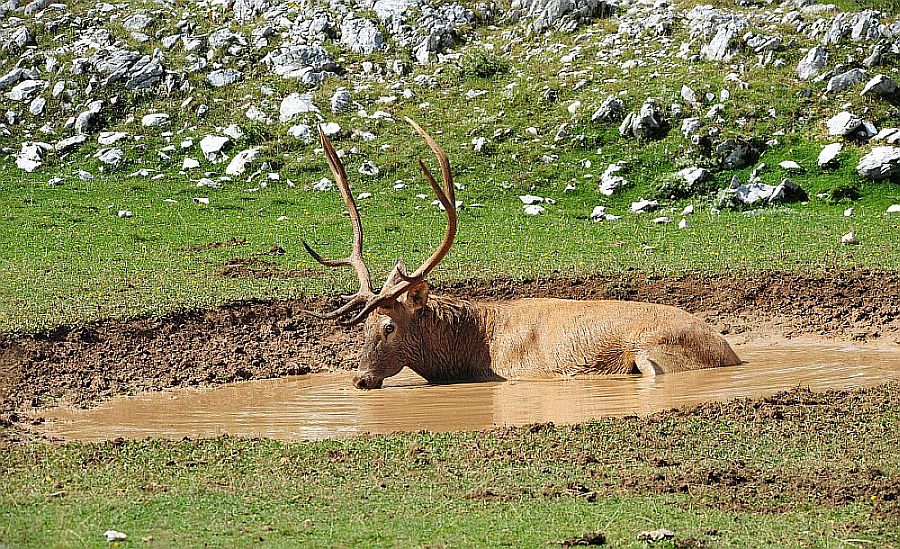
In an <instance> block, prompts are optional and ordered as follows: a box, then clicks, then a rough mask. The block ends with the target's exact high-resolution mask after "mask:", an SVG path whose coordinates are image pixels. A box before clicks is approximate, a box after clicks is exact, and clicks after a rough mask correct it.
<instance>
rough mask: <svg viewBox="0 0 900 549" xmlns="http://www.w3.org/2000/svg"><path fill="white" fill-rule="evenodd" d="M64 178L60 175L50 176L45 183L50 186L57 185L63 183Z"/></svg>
mask: <svg viewBox="0 0 900 549" xmlns="http://www.w3.org/2000/svg"><path fill="white" fill-rule="evenodd" d="M65 181H66V180H65V179H63V178H62V177H51V178H50V181H47V185H48V186H50V187H59V186H60V185H62V184H63V183H65Z"/></svg>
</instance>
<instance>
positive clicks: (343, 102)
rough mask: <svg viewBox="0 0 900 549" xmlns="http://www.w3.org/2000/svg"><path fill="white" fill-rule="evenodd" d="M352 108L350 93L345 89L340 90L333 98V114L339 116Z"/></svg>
mask: <svg viewBox="0 0 900 549" xmlns="http://www.w3.org/2000/svg"><path fill="white" fill-rule="evenodd" d="M349 106H350V92H349V91H347V90H346V89H345V88H338V89H337V91H335V92H334V95H332V96H331V112H333V113H334V114H338V113H341V112H344V111H345V110H347V107H349Z"/></svg>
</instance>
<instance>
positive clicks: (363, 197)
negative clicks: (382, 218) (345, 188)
mask: <svg viewBox="0 0 900 549" xmlns="http://www.w3.org/2000/svg"><path fill="white" fill-rule="evenodd" d="M369 198H372V193H359V195H357V197H356V199H357V200H368V199H369Z"/></svg>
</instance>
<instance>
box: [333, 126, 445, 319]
mask: <svg viewBox="0 0 900 549" xmlns="http://www.w3.org/2000/svg"><path fill="white" fill-rule="evenodd" d="M404 120H406V122H407V123H408V124H409V125H410V126H412V127H413V129H414V130H415V131H416V133H418V134H419V135H420V136H421V137H422V139H424V140H425V143H427V144H428V146H429V147H430V148H431V150H432V151H433V152H434V155H435V156H436V157H437V159H438V164H439V165H440V167H441V176H442V178H443V180H444V188H443V189H442V188H441V186H440V185H439V184H438V183H437V181H435V179H434V176H432V175H431V172H430V171H429V170H428V167H426V166H425V163H424V162H422V161H421V160H419V167H420V168H421V169H422V173H423V174H424V175H425V178H426V179H427V180H428V182H429V183H430V184H431V187H432V188H433V189H434V192H435V194H437V196H438V200H440V202H441V204H442V205H443V206H444V211H445V212H446V213H447V228H446V230H445V231H444V238H443V240H441V244H440V245H439V246H438V248H437V249H436V250H435V251H434V253H432V254H431V257H429V258H428V259H427V260H425V262H424V263H422V265H421V266H420V267H419V268H418V269H416V271H415V272H414V273H413V274H411V275H407V274H406V267H405V266H404V264H403V262H402V261H398V262H397V265H396V266H395V267H394V270H393V271H392V272H391V276H389V277H388V281H389V282H390V281H391V280H394V279H395V275H396V277H399V278H400V279H401V282H399V283H397V284H393V285H391V284H389V283H388V284H385V287H384V288H382V289H381V292H379V293H378V295H377V296H374V297H372V298H371V299H369V300H368V301H367V302H366V305H365V307H363V308H362V309H361V310H360V311H359V312H358V313H357V314H356V316H355V317H353V318H352V319H350V320H349V321H348V323H351V322H358V321H359V320H362V319H363V318H365V317H366V315H368V314H369V313H371V312H372V311H374V310H375V309H376V308H377V307H378V306H380V305H381V304H382V303H385V302H388V301H392V300H394V299H397V297H399V296H400V295H401V294H403V293H404V292H406V291H407V290H409V289H410V287H412V285H413V284H416V283H418V282H421V281H422V280H423V279H424V278H425V276H426V275H427V274H428V273H429V272H431V270H432V269H434V268H435V267H436V266H437V264H438V263H440V261H441V260H442V259H444V256H446V255H447V252H449V251H450V247H451V246H452V245H453V240H454V239H455V238H456V193H455V192H454V189H453V176H452V174H451V173H450V161H449V159H448V158H447V154H446V153H445V152H444V150H443V149H441V147H440V146H439V145H438V144H437V142H435V140H434V139H432V137H431V136H430V135H428V133H427V132H426V131H425V130H423V129H422V128H421V127H420V126H419V125H418V124H416V123H415V122H414V121H413V120H412V119H410V118H409V117H404Z"/></svg>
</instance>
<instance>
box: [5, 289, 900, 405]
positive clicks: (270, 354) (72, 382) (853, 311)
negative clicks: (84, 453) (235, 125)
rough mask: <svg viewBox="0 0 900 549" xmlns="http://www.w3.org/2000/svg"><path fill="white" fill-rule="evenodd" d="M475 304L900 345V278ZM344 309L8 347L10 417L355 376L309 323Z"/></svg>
mask: <svg viewBox="0 0 900 549" xmlns="http://www.w3.org/2000/svg"><path fill="white" fill-rule="evenodd" d="M435 291H436V292H442V293H445V294H450V295H454V296H459V297H468V298H474V299H511V298H517V297H561V298H573V299H608V298H611V299H630V300H640V301H653V302H659V303H667V304H672V305H676V306H678V307H682V308H684V309H686V310H688V311H691V312H693V313H696V314H699V315H700V316H701V317H703V318H705V319H707V320H708V321H709V322H710V323H711V324H712V325H713V326H714V327H715V328H717V329H719V330H720V331H722V332H724V333H726V334H728V333H730V334H741V333H750V332H752V331H756V332H767V333H773V332H774V334H775V335H778V336H787V337H792V336H795V335H799V334H816V335H825V336H829V337H835V338H839V339H873V338H884V337H887V338H889V339H894V338H897V337H898V334H900V298H898V296H900V274H898V273H880V272H870V271H848V272H839V273H829V274H798V273H754V274H752V275H747V276H744V275H715V276H704V275H689V276H680V277H672V278H662V277H647V276H646V275H639V274H634V275H627V276H623V277H592V278H586V279H563V280H559V279H557V280H536V281H514V280H493V281H475V282H462V283H454V284H449V285H446V286H444V287H441V288H437V289H436V290H435ZM335 304H336V302H334V301H332V300H329V299H325V298H316V299H311V300H308V301H304V302H301V301H287V302H276V303H266V302H248V303H239V304H233V305H229V306H225V307H220V308H217V309H212V310H208V311H192V312H179V313H173V314H170V315H167V316H164V317H161V318H144V319H134V320H127V321H121V320H110V321H105V322H99V323H94V324H89V325H86V326H80V327H59V328H57V329H55V330H52V331H50V332H46V333H41V334H32V335H3V336H0V397H3V396H4V395H5V398H4V401H3V404H2V407H0V410H3V411H5V412H9V411H11V410H14V409H22V408H26V407H31V406H46V405H49V404H53V403H72V404H75V405H88V404H90V403H91V402H94V401H96V400H97V399H102V398H106V397H109V396H112V395H116V394H126V393H133V392H137V391H143V390H148V389H159V388H166V387H180V386H196V385H207V384H219V383H225V382H231V381H236V380H244V379H259V378H269V377H277V376H283V375H290V374H299V373H305V372H310V371H322V370H330V369H340V368H352V367H354V365H355V360H356V357H355V350H354V348H355V341H356V337H357V333H358V331H359V328H355V329H343V328H340V327H337V326H335V325H333V324H330V323H325V322H319V321H317V320H315V319H310V318H307V317H305V316H304V315H302V314H301V311H302V310H303V308H304V307H309V308H312V309H319V310H321V309H326V308H329V307H331V306H334V305H335Z"/></svg>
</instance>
